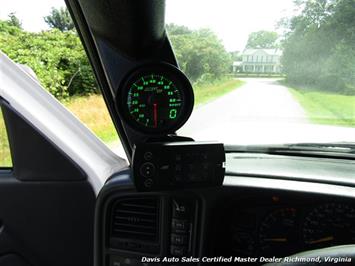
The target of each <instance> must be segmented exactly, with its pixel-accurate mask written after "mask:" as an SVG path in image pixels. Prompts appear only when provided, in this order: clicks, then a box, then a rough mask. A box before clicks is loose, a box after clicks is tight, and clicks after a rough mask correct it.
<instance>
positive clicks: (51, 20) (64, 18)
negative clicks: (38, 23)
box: [44, 7, 74, 32]
mask: <svg viewBox="0 0 355 266" xmlns="http://www.w3.org/2000/svg"><path fill="white" fill-rule="evenodd" d="M44 21H45V22H46V23H47V24H48V25H49V27H51V28H56V29H58V30H60V31H62V32H64V31H69V30H72V29H74V23H73V20H72V19H71V17H70V14H69V11H68V9H67V8H66V7H60V8H58V9H57V8H54V7H53V8H52V11H51V13H50V15H48V16H46V17H44Z"/></svg>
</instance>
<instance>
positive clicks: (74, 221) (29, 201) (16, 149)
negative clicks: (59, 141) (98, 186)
mask: <svg viewBox="0 0 355 266" xmlns="http://www.w3.org/2000/svg"><path fill="white" fill-rule="evenodd" d="M1 107H2V111H3V114H4V120H5V125H6V129H7V132H8V138H9V142H10V150H11V154H12V159H13V160H12V161H13V169H1V170H0V266H3V265H11V266H14V265H19V266H23V265H35V266H37V265H38V266H63V265H68V266H69V265H72V266H79V265H83V266H84V265H85V266H87V265H92V264H93V221H94V206H95V198H96V196H95V193H94V191H93V188H92V186H91V185H90V183H89V182H88V181H87V179H86V174H85V172H84V171H83V170H82V169H80V168H79V167H78V166H77V165H76V164H75V163H74V162H73V161H72V160H71V159H70V158H68V157H67V156H66V155H65V154H64V153H63V152H62V151H60V150H59V149H58V147H56V145H55V144H53V143H51V142H50V141H49V140H48V139H46V137H44V136H43V135H42V134H40V133H39V132H38V131H37V130H36V129H35V128H34V127H33V126H32V125H31V124H30V123H28V122H27V121H26V120H25V119H23V118H22V117H21V115H19V114H18V113H16V111H15V110H13V108H12V107H11V106H9V105H8V104H7V103H6V102H4V101H1Z"/></svg>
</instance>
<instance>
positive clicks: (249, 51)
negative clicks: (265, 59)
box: [243, 49, 282, 55]
mask: <svg viewBox="0 0 355 266" xmlns="http://www.w3.org/2000/svg"><path fill="white" fill-rule="evenodd" d="M258 51H263V52H264V53H266V54H268V55H282V51H281V50H280V49H245V50H244V51H243V55H253V54H255V53H256V52H258Z"/></svg>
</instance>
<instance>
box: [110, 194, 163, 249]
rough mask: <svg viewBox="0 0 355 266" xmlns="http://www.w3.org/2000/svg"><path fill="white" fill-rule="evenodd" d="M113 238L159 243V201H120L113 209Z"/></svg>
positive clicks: (144, 199) (131, 199) (140, 199)
mask: <svg viewBox="0 0 355 266" xmlns="http://www.w3.org/2000/svg"><path fill="white" fill-rule="evenodd" d="M111 222H112V224H111V238H116V239H127V240H142V241H144V242H157V240H158V232H159V200H158V199H157V198H130V199H124V200H118V201H117V202H116V203H115V204H114V206H113V209H112V220H111Z"/></svg>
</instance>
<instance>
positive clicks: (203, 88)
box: [0, 79, 244, 167]
mask: <svg viewBox="0 0 355 266" xmlns="http://www.w3.org/2000/svg"><path fill="white" fill-rule="evenodd" d="M243 84H244V82H243V81H240V80H236V79H228V80H226V79H225V80H220V81H216V82H214V83H212V84H207V85H206V84H205V85H199V86H194V92H195V99H196V101H195V105H200V104H203V103H206V102H208V101H210V100H213V99H215V98H217V97H220V96H222V95H223V94H226V93H228V92H230V91H232V90H234V89H236V88H238V87H240V86H242V85H243ZM63 104H64V105H65V106H66V107H67V108H68V109H69V110H70V111H71V112H72V113H73V114H74V115H75V116H76V117H78V118H79V120H81V121H82V122H83V123H84V124H85V125H86V126H87V127H88V128H90V129H91V130H92V131H93V132H94V133H95V134H96V135H97V136H98V137H99V138H100V139H101V140H102V141H103V142H105V143H113V142H118V141H119V139H118V136H117V133H116V130H115V128H114V125H113V123H112V120H111V117H110V115H109V113H108V110H107V107H106V105H105V102H104V100H103V98H102V96H101V95H90V96H85V97H73V98H71V99H69V100H67V101H64V102H63ZM11 166H12V162H11V156H10V152H9V146H8V141H7V137H6V132H5V126H4V121H3V119H2V116H1V111H0V167H11Z"/></svg>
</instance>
